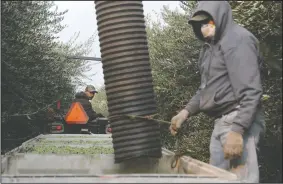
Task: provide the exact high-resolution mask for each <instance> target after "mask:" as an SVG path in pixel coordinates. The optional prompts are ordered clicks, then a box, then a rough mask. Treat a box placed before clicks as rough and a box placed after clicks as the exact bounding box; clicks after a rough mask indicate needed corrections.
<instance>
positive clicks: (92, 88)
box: [85, 85, 98, 93]
mask: <svg viewBox="0 0 283 184" xmlns="http://www.w3.org/2000/svg"><path fill="white" fill-rule="evenodd" d="M85 91H88V92H91V93H98V92H97V91H96V89H95V87H94V86H93V85H87V86H86V88H85Z"/></svg>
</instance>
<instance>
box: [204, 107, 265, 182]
mask: <svg viewBox="0 0 283 184" xmlns="http://www.w3.org/2000/svg"><path fill="white" fill-rule="evenodd" d="M237 113H238V111H237V110H235V111H233V112H231V113H229V114H227V115H224V116H222V117H221V118H218V119H216V120H215V123H214V130H213V133H212V136H211V141H210V148H209V149H210V164H212V165H214V166H216V167H219V168H222V169H225V170H230V171H232V172H234V173H235V174H237V176H238V178H239V179H240V180H241V181H244V182H252V183H258V182H259V167H258V161H257V152H256V151H257V149H258V147H257V146H258V142H259V139H260V136H261V135H262V134H263V132H264V131H265V121H264V114H263V111H262V110H259V111H258V113H257V115H256V118H255V120H254V122H253V123H252V125H251V127H250V128H249V130H247V131H246V132H245V134H244V135H243V140H244V149H243V154H242V156H241V157H240V158H238V159H234V160H225V159H224V153H223V145H224V143H225V140H226V136H227V133H228V132H229V131H230V130H231V126H232V123H233V119H234V117H235V116H236V115H237ZM235 166H236V168H237V166H239V167H238V168H237V169H234V170H232V169H231V168H232V167H234V168H235Z"/></svg>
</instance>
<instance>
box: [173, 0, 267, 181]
mask: <svg viewBox="0 0 283 184" xmlns="http://www.w3.org/2000/svg"><path fill="white" fill-rule="evenodd" d="M189 24H190V25H191V26H192V27H193V30H194V33H195V35H196V37H197V38H199V39H200V40H201V41H203V42H204V45H203V47H202V49H201V52H200V58H199V70H200V73H201V85H200V87H199V90H198V91H197V92H196V94H195V95H194V96H193V97H192V99H191V100H190V101H189V103H188V104H187V106H186V107H185V108H184V109H183V110H181V111H180V112H179V113H178V114H177V115H176V116H174V117H173V118H172V120H171V126H170V131H171V133H172V134H173V135H175V134H176V133H177V131H178V129H179V128H180V127H181V124H182V123H183V122H184V121H185V120H186V119H187V118H188V117H190V116H194V115H196V114H198V113H199V112H203V113H205V114H207V115H209V116H211V117H214V118H215V122H214V130H213V133H212V136H211V142H210V148H209V150H210V163H211V164H212V165H214V166H217V167H220V168H223V169H226V170H231V171H233V172H234V173H236V174H237V175H238V176H239V179H241V180H245V181H247V182H259V169H258V162H257V153H256V150H257V144H258V141H259V137H260V135H261V133H262V132H264V129H265V122H264V117H263V112H262V108H261V103H260V99H261V96H262V85H261V78H260V65H261V62H262V59H261V56H260V53H259V43H258V40H257V39H256V38H255V36H254V35H253V34H252V33H250V32H249V31H248V30H246V29H245V28H243V27H241V26H239V25H237V24H236V23H235V22H234V21H233V17H232V10H231V7H230V5H229V4H228V2H226V1H200V2H199V3H198V6H197V8H196V11H195V13H194V14H193V16H192V17H191V18H190V20H189Z"/></svg>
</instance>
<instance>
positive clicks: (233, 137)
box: [223, 131, 243, 160]
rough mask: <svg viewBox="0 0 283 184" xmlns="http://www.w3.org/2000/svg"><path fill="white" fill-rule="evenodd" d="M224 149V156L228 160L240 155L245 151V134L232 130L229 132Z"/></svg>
mask: <svg viewBox="0 0 283 184" xmlns="http://www.w3.org/2000/svg"><path fill="white" fill-rule="evenodd" d="M223 151H224V158H225V159H227V160H228V159H234V158H237V157H240V156H241V155H242V152H243V136H242V135H241V134H239V133H237V132H233V131H230V132H229V133H228V134H227V137H226V142H225V144H224V146H223Z"/></svg>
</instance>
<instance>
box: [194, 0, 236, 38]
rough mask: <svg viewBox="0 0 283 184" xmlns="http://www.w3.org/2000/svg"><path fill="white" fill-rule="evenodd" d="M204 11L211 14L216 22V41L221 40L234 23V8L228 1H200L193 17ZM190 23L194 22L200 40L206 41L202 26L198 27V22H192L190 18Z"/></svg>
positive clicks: (195, 31)
mask: <svg viewBox="0 0 283 184" xmlns="http://www.w3.org/2000/svg"><path fill="white" fill-rule="evenodd" d="M203 12H204V13H206V14H208V15H210V17H212V19H213V21H214V23H215V28H216V31H215V39H214V40H215V41H216V42H217V41H219V40H220V39H221V38H222V37H223V36H224V35H225V33H226V32H227V30H228V29H229V28H231V27H232V25H233V24H234V20H233V16H232V9H231V6H230V5H229V3H228V2H227V1H199V2H198V6H197V8H196V10H195V13H194V14H193V16H192V17H194V16H195V15H198V14H200V13H203ZM189 23H190V24H192V26H193V30H194V33H195V35H196V36H197V37H198V38H199V39H200V40H202V41H204V38H203V36H202V33H201V30H200V27H197V26H196V24H195V23H192V22H190V20H189Z"/></svg>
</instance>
